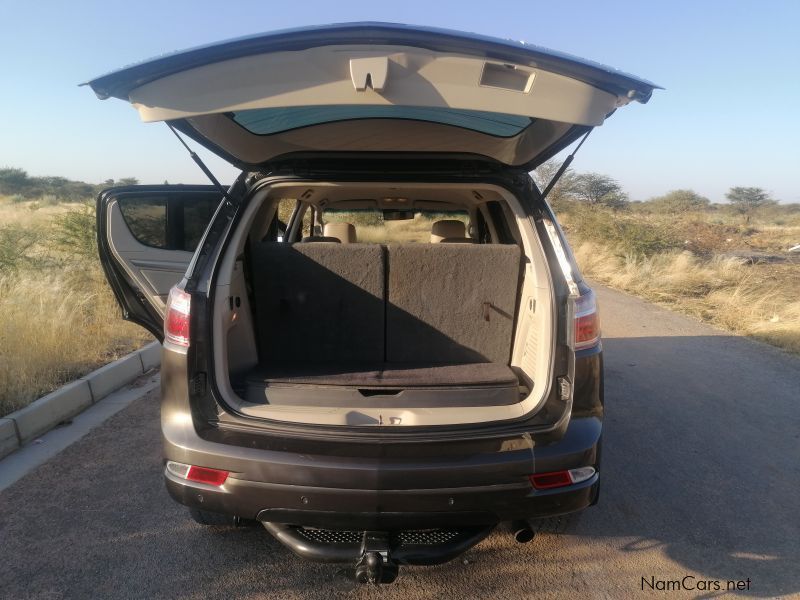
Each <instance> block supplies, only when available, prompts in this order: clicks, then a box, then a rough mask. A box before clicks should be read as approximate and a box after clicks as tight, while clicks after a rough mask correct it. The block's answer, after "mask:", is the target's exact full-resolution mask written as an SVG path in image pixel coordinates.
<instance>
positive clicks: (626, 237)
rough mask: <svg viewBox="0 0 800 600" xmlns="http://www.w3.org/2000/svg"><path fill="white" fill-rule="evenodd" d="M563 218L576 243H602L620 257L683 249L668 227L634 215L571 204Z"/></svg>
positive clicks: (677, 237)
mask: <svg viewBox="0 0 800 600" xmlns="http://www.w3.org/2000/svg"><path fill="white" fill-rule="evenodd" d="M563 216H564V217H565V218H564V219H563V221H564V226H565V227H566V229H567V230H568V231H569V233H570V234H571V235H572V236H574V237H576V238H577V239H578V240H579V241H581V242H587V241H596V242H599V243H603V244H606V245H608V246H611V247H612V248H614V249H615V250H616V251H617V252H618V253H620V254H621V255H632V256H652V255H654V254H656V253H658V252H663V251H665V250H671V249H677V248H683V240H681V239H680V238H679V236H677V235H676V232H675V231H674V230H673V229H672V228H670V227H669V226H666V225H661V224H658V223H656V222H653V221H648V220H645V219H643V218H640V217H637V216H635V215H630V214H624V213H621V212H619V211H614V210H611V209H608V208H603V207H594V208H587V207H586V206H583V205H579V204H573V205H571V206H570V207H569V209H568V210H567V211H566V213H563Z"/></svg>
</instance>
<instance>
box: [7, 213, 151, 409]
mask: <svg viewBox="0 0 800 600" xmlns="http://www.w3.org/2000/svg"><path fill="white" fill-rule="evenodd" d="M31 205H32V203H27V202H26V203H16V204H13V203H10V202H8V201H5V202H4V201H2V200H0V222H1V223H3V224H4V225H6V224H16V225H18V226H20V227H23V228H25V229H26V230H29V231H31V232H32V233H35V234H36V235H37V239H38V242H37V243H36V244H35V245H34V246H33V247H31V248H30V249H29V250H28V251H27V254H28V255H29V257H32V258H35V259H36V260H35V261H31V262H23V263H21V265H20V266H19V268H18V269H15V270H14V271H13V272H11V271H8V270H7V271H6V272H4V273H3V272H0V416H2V415H4V414H7V413H8V412H11V411H13V410H16V409H18V408H21V407H23V406H25V405H27V404H28V403H30V402H31V401H33V400H35V399H36V398H38V397H40V396H41V395H43V394H46V393H48V392H50V391H52V390H54V389H56V388H58V387H59V386H61V385H63V384H64V383H66V382H68V381H70V380H72V379H75V378H76V377H79V376H81V375H84V374H86V373H87V372H89V371H91V370H93V369H95V368H97V367H98V366H101V365H103V364H105V363H107V362H109V361H111V360H114V359H116V358H118V357H120V356H122V355H124V354H126V353H127V352H130V351H131V350H133V349H135V348H137V347H139V346H141V345H142V344H143V343H144V342H146V341H148V340H149V339H150V335H149V334H147V333H146V332H145V331H144V330H143V329H141V328H140V327H138V326H135V325H132V324H130V323H126V322H124V321H123V320H122V319H121V318H120V311H119V308H118V307H117V305H116V301H115V300H114V298H113V295H112V293H111V290H110V289H109V288H108V285H107V284H106V282H105V279H104V278H103V275H102V273H101V271H100V266H99V263H98V262H97V260H85V259H74V260H70V257H65V256H63V252H59V251H58V250H57V249H55V248H53V247H52V238H51V237H50V235H49V234H50V233H51V230H52V227H53V220H54V218H55V217H56V215H59V214H63V213H64V212H66V211H68V210H71V209H73V208H74V207H73V206H70V205H66V206H64V205H58V206H47V207H42V208H41V209H36V210H31V208H30V206H31Z"/></svg>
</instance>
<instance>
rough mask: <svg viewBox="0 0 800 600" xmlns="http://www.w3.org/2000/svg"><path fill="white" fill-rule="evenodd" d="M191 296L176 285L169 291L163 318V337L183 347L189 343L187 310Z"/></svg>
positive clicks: (188, 309) (190, 302) (189, 306)
mask: <svg viewBox="0 0 800 600" xmlns="http://www.w3.org/2000/svg"><path fill="white" fill-rule="evenodd" d="M191 304H192V297H191V296H190V295H189V294H187V293H186V292H184V291H183V290H182V289H179V288H178V287H174V288H172V289H171V290H170V291H169V298H168V299H167V315H166V317H165V318H164V339H165V341H167V342H170V343H172V344H175V345H177V346H183V347H184V348H185V347H187V346H188V345H189V311H190V308H191Z"/></svg>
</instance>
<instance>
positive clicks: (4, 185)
mask: <svg viewBox="0 0 800 600" xmlns="http://www.w3.org/2000/svg"><path fill="white" fill-rule="evenodd" d="M30 183H31V181H30V178H29V177H28V173H27V172H25V171H24V170H23V169H14V168H10V167H6V168H3V169H0V194H8V195H9V196H10V195H12V194H20V193H22V192H24V191H25V190H26V189H27V187H28V186H29V185H30Z"/></svg>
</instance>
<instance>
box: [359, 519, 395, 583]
mask: <svg viewBox="0 0 800 600" xmlns="http://www.w3.org/2000/svg"><path fill="white" fill-rule="evenodd" d="M399 569H400V567H399V565H398V564H397V563H396V562H394V561H393V560H392V557H391V551H390V546H389V534H388V533H387V532H385V531H365V532H364V537H363V539H362V540H361V558H359V559H358V562H357V563H356V581H357V582H358V583H372V584H377V583H392V582H393V581H394V580H395V579H397V573H398V571H399Z"/></svg>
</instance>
